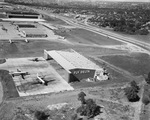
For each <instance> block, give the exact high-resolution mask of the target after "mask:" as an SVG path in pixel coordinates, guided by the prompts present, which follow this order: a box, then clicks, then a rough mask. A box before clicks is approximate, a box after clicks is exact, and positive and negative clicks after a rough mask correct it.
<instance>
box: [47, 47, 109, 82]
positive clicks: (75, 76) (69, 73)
mask: <svg viewBox="0 0 150 120" xmlns="http://www.w3.org/2000/svg"><path fill="white" fill-rule="evenodd" d="M44 58H45V59H46V60H49V59H54V60H55V61H56V62H57V63H58V64H59V65H60V66H62V67H63V68H64V69H65V79H66V81H67V82H74V81H81V80H83V79H92V80H106V79H108V76H107V77H106V75H104V70H103V68H102V67H100V66H98V65H96V64H95V63H93V62H92V61H90V60H89V59H87V58H86V57H84V56H83V55H81V54H79V53H78V52H76V51H74V50H73V49H69V50H63V51H62V50H57V51H56V50H52V51H46V50H44Z"/></svg>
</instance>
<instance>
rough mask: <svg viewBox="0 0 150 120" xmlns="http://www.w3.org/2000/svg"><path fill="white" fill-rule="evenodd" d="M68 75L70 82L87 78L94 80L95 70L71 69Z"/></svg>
mask: <svg viewBox="0 0 150 120" xmlns="http://www.w3.org/2000/svg"><path fill="white" fill-rule="evenodd" d="M70 71H71V75H70V80H69V81H70V82H74V81H77V80H78V81H80V80H83V79H87V78H94V75H95V70H90V69H72V70H70Z"/></svg>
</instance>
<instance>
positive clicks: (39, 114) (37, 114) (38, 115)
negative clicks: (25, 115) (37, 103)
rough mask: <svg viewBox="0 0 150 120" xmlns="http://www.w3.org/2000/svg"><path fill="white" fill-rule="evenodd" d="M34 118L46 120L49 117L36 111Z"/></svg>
mask: <svg viewBox="0 0 150 120" xmlns="http://www.w3.org/2000/svg"><path fill="white" fill-rule="evenodd" d="M34 116H35V118H36V119H37V120H47V118H48V117H49V115H46V114H45V112H43V111H36V112H35V114H34Z"/></svg>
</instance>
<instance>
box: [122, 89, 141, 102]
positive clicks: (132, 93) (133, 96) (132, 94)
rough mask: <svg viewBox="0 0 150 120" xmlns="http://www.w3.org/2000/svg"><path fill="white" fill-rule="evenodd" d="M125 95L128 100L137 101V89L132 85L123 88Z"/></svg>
mask: <svg viewBox="0 0 150 120" xmlns="http://www.w3.org/2000/svg"><path fill="white" fill-rule="evenodd" d="M124 91H125V95H126V96H127V98H128V100H129V101H130V102H136V101H139V99H140V98H139V96H138V95H137V90H136V89H135V88H134V87H127V88H125V90H124Z"/></svg>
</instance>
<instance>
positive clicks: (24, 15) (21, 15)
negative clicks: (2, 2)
mask: <svg viewBox="0 0 150 120" xmlns="http://www.w3.org/2000/svg"><path fill="white" fill-rule="evenodd" d="M6 14H7V17H8V18H30V19H40V18H42V16H41V15H40V14H38V13H35V12H30V11H19V10H17V11H9V12H8V11H7V12H6Z"/></svg>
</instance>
